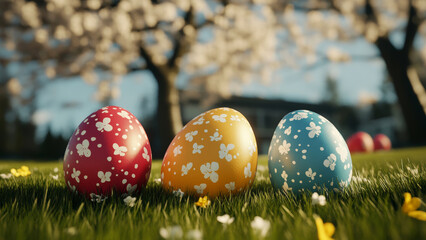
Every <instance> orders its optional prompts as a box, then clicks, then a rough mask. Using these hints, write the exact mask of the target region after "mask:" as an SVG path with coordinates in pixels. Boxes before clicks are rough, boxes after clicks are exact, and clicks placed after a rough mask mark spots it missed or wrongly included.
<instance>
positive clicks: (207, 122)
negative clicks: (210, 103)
mask: <svg viewBox="0 0 426 240" xmlns="http://www.w3.org/2000/svg"><path fill="white" fill-rule="evenodd" d="M209 123H210V121H206V124H209ZM231 125H232V124H231Z"/></svg>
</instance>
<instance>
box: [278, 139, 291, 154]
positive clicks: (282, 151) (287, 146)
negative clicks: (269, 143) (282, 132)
mask: <svg viewBox="0 0 426 240" xmlns="http://www.w3.org/2000/svg"><path fill="white" fill-rule="evenodd" d="M290 147H291V143H287V140H284V141H283V143H282V144H281V145H280V146H279V147H278V151H279V152H280V154H281V155H283V154H288V152H289V151H290Z"/></svg>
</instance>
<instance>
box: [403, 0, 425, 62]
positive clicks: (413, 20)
mask: <svg viewBox="0 0 426 240" xmlns="http://www.w3.org/2000/svg"><path fill="white" fill-rule="evenodd" d="M420 23H421V21H420V19H419V16H418V14H417V11H416V8H415V7H414V6H413V1H410V7H409V14H408V19H407V27H406V28H405V40H404V46H403V47H402V52H403V54H404V55H407V56H408V54H409V53H410V50H411V48H412V47H413V42H414V38H415V37H416V33H417V31H418V29H419V25H420Z"/></svg>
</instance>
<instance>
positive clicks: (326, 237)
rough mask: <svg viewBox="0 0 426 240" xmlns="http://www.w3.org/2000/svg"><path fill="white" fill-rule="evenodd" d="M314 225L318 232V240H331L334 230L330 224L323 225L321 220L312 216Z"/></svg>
mask: <svg viewBox="0 0 426 240" xmlns="http://www.w3.org/2000/svg"><path fill="white" fill-rule="evenodd" d="M314 218H315V224H316V225H317V230H318V239H319V240H333V238H332V236H333V234H334V232H335V230H336V228H335V227H334V225H333V224H332V223H329V222H326V223H324V222H323V221H322V219H321V218H320V217H319V216H317V215H314Z"/></svg>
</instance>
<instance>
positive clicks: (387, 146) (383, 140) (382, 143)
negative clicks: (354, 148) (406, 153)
mask: <svg viewBox="0 0 426 240" xmlns="http://www.w3.org/2000/svg"><path fill="white" fill-rule="evenodd" d="M373 142H374V151H380V150H383V151H388V150H391V149H392V142H391V140H390V138H389V137H388V136H386V135H385V134H383V133H379V134H377V135H376V136H374V139H373Z"/></svg>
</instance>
